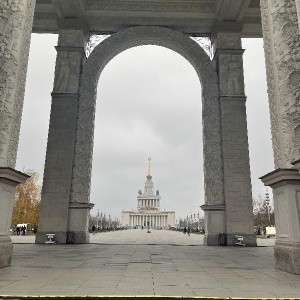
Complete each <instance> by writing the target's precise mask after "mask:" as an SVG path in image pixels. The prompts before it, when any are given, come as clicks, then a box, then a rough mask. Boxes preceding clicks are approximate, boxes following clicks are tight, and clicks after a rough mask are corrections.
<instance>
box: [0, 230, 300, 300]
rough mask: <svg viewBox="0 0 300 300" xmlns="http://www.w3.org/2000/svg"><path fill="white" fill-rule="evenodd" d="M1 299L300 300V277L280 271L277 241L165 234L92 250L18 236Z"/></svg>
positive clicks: (98, 243)
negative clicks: (246, 243) (187, 299)
mask: <svg viewBox="0 0 300 300" xmlns="http://www.w3.org/2000/svg"><path fill="white" fill-rule="evenodd" d="M12 240H13V243H14V253H13V259H12V266H11V267H8V268H4V269H0V295H2V296H4V295H39V296H40V295H81V296H83V295H90V296H92V295H97V296H104V295H111V296H113V295H123V296H124V295H150V296H151V295H156V296H159V295H161V296H200V297H209V296H210V297H268V298H276V297H277V298H280V297H285V298H292V297H294V298H296V297H300V276H297V275H292V274H288V273H285V272H282V271H279V270H277V269H275V267H274V257H273V251H274V249H273V245H274V239H263V240H262V239H259V240H258V245H259V247H255V248H250V247H249V248H247V247H238V246H237V247H222V246H220V247H218V246H211V247H206V246H203V236H201V235H191V236H188V235H184V234H183V233H179V232H174V231H164V230H153V231H151V233H147V230H127V231H119V232H117V231H116V232H110V233H99V234H96V235H91V244H83V245H78V244H77V245H43V244H33V242H34V237H33V236H13V237H12Z"/></svg>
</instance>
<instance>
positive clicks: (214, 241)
mask: <svg viewBox="0 0 300 300" xmlns="http://www.w3.org/2000/svg"><path fill="white" fill-rule="evenodd" d="M203 243H204V245H205V246H219V245H220V241H219V234H214V233H211V234H205V235H204V239H203Z"/></svg>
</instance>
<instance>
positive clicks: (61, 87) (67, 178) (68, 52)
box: [36, 24, 93, 243]
mask: <svg viewBox="0 0 300 300" xmlns="http://www.w3.org/2000/svg"><path fill="white" fill-rule="evenodd" d="M64 25H66V24H64ZM85 44H86V33H85V31H84V30H82V29H61V30H60V32H59V40H58V46H57V47H56V50H57V60H56V69H55V79H54V88H53V92H52V106H51V116H50V126H49V134H48V144H47V153H46V163H45V172H44V182H43V188H42V201H41V208H40V217H39V226H38V233H37V235H36V243H44V242H45V241H46V238H47V237H46V234H47V233H54V234H55V239H56V240H57V241H58V242H59V243H66V240H67V232H72V242H74V243H88V242H89V234H88V216H89V210H90V209H91V207H93V205H92V204H89V203H87V202H88V201H86V199H81V198H76V199H74V198H73V197H72V196H71V193H72V176H73V168H74V164H76V161H75V162H74V145H75V133H76V127H77V111H78V100H79V85H80V76H81V69H82V65H83V63H84V61H85Z"/></svg>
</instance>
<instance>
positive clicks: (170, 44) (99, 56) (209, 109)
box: [72, 26, 224, 204]
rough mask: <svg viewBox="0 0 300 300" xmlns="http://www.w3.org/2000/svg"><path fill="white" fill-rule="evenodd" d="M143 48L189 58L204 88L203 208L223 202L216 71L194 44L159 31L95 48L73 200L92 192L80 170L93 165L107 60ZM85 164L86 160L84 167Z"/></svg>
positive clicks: (131, 33) (119, 37)
mask: <svg viewBox="0 0 300 300" xmlns="http://www.w3.org/2000/svg"><path fill="white" fill-rule="evenodd" d="M141 45H157V46H163V47H166V48H168V49H170V50H173V51H175V52H177V53H178V54H180V55H182V56H183V57H184V58H186V59H187V61H188V62H190V63H191V65H192V66H193V67H194V69H195V70H196V73H197V75H198V78H199V80H200V82H201V86H202V111H203V118H202V122H203V141H204V143H203V144H204V172H205V181H206V182H205V194H206V195H205V198H206V199H205V203H207V204H209V203H211V204H221V203H223V202H224V200H223V198H224V197H223V176H222V158H221V157H222V153H221V126H220V105H219V87H218V76H217V72H216V70H215V68H214V65H213V63H212V61H211V60H210V59H209V57H208V55H207V54H206V53H205V51H204V50H203V49H202V48H201V47H200V46H199V45H198V44H197V43H196V42H195V41H193V40H192V39H190V38H189V37H187V36H185V35H184V34H182V33H180V32H177V31H174V30H171V29H168V28H164V27H158V26H138V27H132V28H128V29H125V30H123V31H120V32H118V33H115V34H113V35H111V36H110V37H108V38H107V39H105V40H104V41H103V42H101V43H100V44H99V45H97V46H96V47H95V49H94V50H93V52H92V53H91V54H90V56H89V58H88V59H87V61H86V63H85V64H84V66H83V72H82V76H81V85H80V98H79V104H78V117H77V129H76V141H75V156H74V169H73V179H72V182H73V183H72V192H73V193H74V196H73V197H72V198H78V197H80V198H81V197H82V196H84V194H87V193H89V192H88V190H89V187H85V188H84V187H83V186H82V184H81V183H80V181H81V178H80V177H82V176H84V174H83V173H85V172H83V169H82V167H83V166H85V167H86V166H87V163H88V164H89V165H91V160H92V157H89V156H90V155H92V153H93V123H94V114H95V101H96V91H97V85H98V81H99V77H100V74H101V72H102V71H103V69H104V67H105V66H106V65H107V64H108V63H109V61H110V60H111V59H113V58H114V57H115V56H117V55H118V54H119V53H121V52H123V51H125V50H127V49H129V48H132V47H136V46H141ZM90 127H92V134H91V135H90V134H89V133H88V132H89V130H88V129H89V128H90ZM76 144H77V147H76ZM79 145H81V147H79ZM83 145H84V146H83ZM88 153H89V154H90V155H88ZM84 157H85V159H84ZM84 160H86V161H85V162H83V161H84ZM79 161H81V163H79ZM77 169H78V170H77ZM80 174H81V175H80ZM86 176H88V177H90V176H91V166H90V168H89V174H86ZM85 178H87V177H85ZM84 191H86V192H84ZM76 194H77V195H76ZM79 194H81V195H79ZM86 196H87V195H86Z"/></svg>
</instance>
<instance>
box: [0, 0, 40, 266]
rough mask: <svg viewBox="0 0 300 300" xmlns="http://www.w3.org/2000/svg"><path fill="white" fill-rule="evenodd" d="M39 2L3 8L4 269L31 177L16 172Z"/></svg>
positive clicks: (0, 182)
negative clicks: (17, 209)
mask: <svg viewBox="0 0 300 300" xmlns="http://www.w3.org/2000/svg"><path fill="white" fill-rule="evenodd" d="M34 8H35V0H24V1H16V0H10V1H7V0H4V1H2V2H1V5H0V28H1V30H0V267H5V266H9V265H10V262H11V257H12V243H11V239H10V237H9V229H10V226H11V217H12V209H13V202H14V196H15V190H16V186H17V185H18V184H19V183H22V182H24V181H25V180H26V179H27V178H28V176H27V175H25V174H23V173H20V172H17V171H15V170H14V167H15V163H16V156H17V149H18V142H19V133H20V125H21V115H22V109H23V98H24V91H25V80H26V71H27V64H28V54H29V46H30V37H31V29H32V21H33V13H34Z"/></svg>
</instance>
